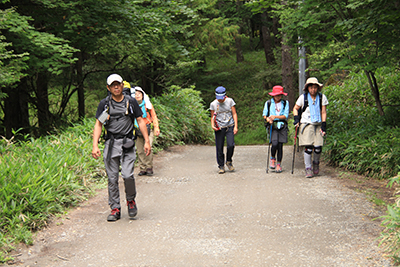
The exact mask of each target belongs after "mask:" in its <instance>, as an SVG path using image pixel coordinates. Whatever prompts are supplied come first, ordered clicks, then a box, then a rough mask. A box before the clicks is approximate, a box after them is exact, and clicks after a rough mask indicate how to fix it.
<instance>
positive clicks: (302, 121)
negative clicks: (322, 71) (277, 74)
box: [293, 77, 329, 178]
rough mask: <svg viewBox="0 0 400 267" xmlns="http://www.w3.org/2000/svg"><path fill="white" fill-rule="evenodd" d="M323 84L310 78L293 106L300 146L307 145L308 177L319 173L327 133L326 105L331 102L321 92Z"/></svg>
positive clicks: (305, 153) (305, 154) (305, 157)
mask: <svg viewBox="0 0 400 267" xmlns="http://www.w3.org/2000/svg"><path fill="white" fill-rule="evenodd" d="M322 86H323V84H321V83H319V82H318V79H317V78H315V77H312V78H308V79H307V82H306V84H305V85H304V89H303V91H304V94H302V95H300V96H299V98H298V99H297V101H296V105H295V106H294V108H293V116H294V125H295V126H296V127H299V128H298V129H297V130H298V136H299V146H304V147H305V150H304V164H305V168H306V170H305V172H306V177H307V178H312V177H313V175H317V174H318V173H319V161H320V157H321V152H322V146H323V145H324V136H325V135H326V106H327V105H328V104H329V102H328V99H327V98H326V96H325V95H324V94H322V93H321V89H322ZM312 156H314V159H312Z"/></svg>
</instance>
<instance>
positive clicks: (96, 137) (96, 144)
mask: <svg viewBox="0 0 400 267" xmlns="http://www.w3.org/2000/svg"><path fill="white" fill-rule="evenodd" d="M102 127H103V124H101V122H100V121H99V120H97V119H96V123H95V124H94V129H93V149H92V157H93V158H95V159H98V158H99V157H100V156H101V152H100V149H99V139H100V135H101V129H102Z"/></svg>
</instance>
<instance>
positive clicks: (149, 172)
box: [146, 168, 153, 176]
mask: <svg viewBox="0 0 400 267" xmlns="http://www.w3.org/2000/svg"><path fill="white" fill-rule="evenodd" d="M146 174H147V175H148V176H152V175H153V168H148V169H147V170H146Z"/></svg>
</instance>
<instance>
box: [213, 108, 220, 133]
mask: <svg viewBox="0 0 400 267" xmlns="http://www.w3.org/2000/svg"><path fill="white" fill-rule="evenodd" d="M214 114H215V111H214V110H211V128H212V129H213V130H214V131H218V130H219V129H218V128H217V127H215V123H214Z"/></svg>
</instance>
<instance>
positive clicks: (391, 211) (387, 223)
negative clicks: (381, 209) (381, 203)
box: [379, 174, 400, 264]
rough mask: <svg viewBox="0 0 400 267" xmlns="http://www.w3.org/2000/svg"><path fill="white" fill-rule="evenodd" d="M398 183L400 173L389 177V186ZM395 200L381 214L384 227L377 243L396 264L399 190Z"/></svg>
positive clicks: (399, 251)
mask: <svg viewBox="0 0 400 267" xmlns="http://www.w3.org/2000/svg"><path fill="white" fill-rule="evenodd" d="M398 184H400V174H399V175H397V176H396V177H393V178H391V179H390V182H389V186H394V185H398ZM395 197H396V201H395V203H394V204H393V205H388V207H387V212H386V215H385V216H381V217H380V219H383V221H382V226H384V227H385V229H384V230H383V231H382V233H381V236H380V239H381V241H380V243H379V245H380V246H382V247H383V248H384V249H385V251H387V252H388V253H390V256H391V257H392V258H393V259H394V260H395V262H396V263H397V264H399V263H400V257H399V256H400V190H397V191H396V193H395Z"/></svg>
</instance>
